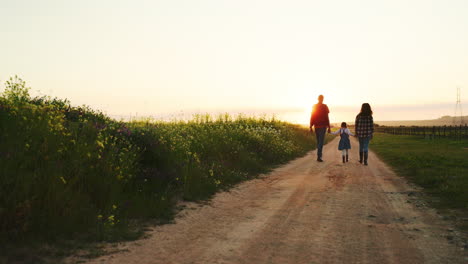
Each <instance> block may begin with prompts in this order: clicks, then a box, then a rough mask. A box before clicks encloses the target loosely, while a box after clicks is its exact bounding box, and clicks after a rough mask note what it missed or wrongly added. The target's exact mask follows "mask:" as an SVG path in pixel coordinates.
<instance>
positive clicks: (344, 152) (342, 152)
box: [341, 149, 348, 157]
mask: <svg viewBox="0 0 468 264" xmlns="http://www.w3.org/2000/svg"><path fill="white" fill-rule="evenodd" d="M346 155H348V150H347V149H343V150H342V151H341V156H343V157H344V156H346Z"/></svg>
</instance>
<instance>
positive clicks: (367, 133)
mask: <svg viewBox="0 0 468 264" xmlns="http://www.w3.org/2000/svg"><path fill="white" fill-rule="evenodd" d="M355 126H356V127H355V130H356V136H357V137H362V138H366V137H372V134H373V133H374V118H372V116H363V115H360V114H359V115H357V116H356V122H355Z"/></svg>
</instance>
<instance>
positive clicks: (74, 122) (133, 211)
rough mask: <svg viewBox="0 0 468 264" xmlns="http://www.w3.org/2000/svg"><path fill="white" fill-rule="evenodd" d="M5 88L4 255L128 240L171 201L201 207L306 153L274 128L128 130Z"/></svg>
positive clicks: (304, 140)
mask: <svg viewBox="0 0 468 264" xmlns="http://www.w3.org/2000/svg"><path fill="white" fill-rule="evenodd" d="M5 88H6V89H5V91H4V92H3V93H2V94H1V95H0V135H1V137H0V157H1V158H0V244H3V245H7V246H9V248H10V249H11V248H14V247H25V248H28V250H30V246H28V245H29V244H28V243H30V242H31V241H39V242H40V241H52V242H53V241H58V240H61V241H64V240H68V239H73V240H86V241H116V240H122V239H131V238H135V237H136V236H137V235H138V232H136V231H134V230H133V229H132V227H133V226H135V225H134V224H132V223H135V221H139V220H144V219H159V220H163V221H164V220H168V219H171V217H172V216H173V212H174V206H175V204H176V202H177V201H178V200H180V199H185V200H200V199H207V198H209V197H210V196H211V195H213V194H214V193H215V192H217V191H218V190H221V189H225V188H229V187H230V186H232V185H233V184H236V183H238V182H240V181H242V180H246V179H250V178H252V177H255V175H258V174H259V173H262V172H266V171H268V170H269V169H271V168H272V167H274V166H277V165H279V164H282V163H285V162H287V161H289V160H291V159H293V158H295V157H298V156H301V155H304V154H305V153H306V152H307V151H309V150H312V149H313V148H315V138H314V137H312V136H311V135H310V134H309V133H308V129H307V128H305V127H303V126H298V125H293V124H290V123H285V122H282V121H278V120H274V119H261V118H249V117H242V116H239V117H237V118H232V117H230V116H229V115H223V116H218V117H212V116H209V115H205V116H198V117H195V118H194V119H193V120H191V121H188V122H179V121H174V122H157V121H152V120H145V121H138V122H131V123H127V122H119V121H116V120H113V119H111V118H109V117H107V116H106V115H104V114H103V113H101V112H99V111H95V110H93V109H90V108H89V107H85V106H83V107H75V106H72V105H71V104H70V102H68V101H67V100H62V99H57V98H49V97H36V98H31V97H30V96H29V89H28V88H27V87H26V86H25V83H24V82H23V81H22V80H21V79H18V78H13V79H11V80H10V81H8V82H7V83H6V87H5ZM7 242H8V243H7ZM61 243H62V242H61ZM62 244H63V243H62ZM71 245H72V246H71V247H73V243H72V244H71ZM3 249H6V247H2V248H1V250H3ZM6 250H7V251H8V250H9V249H6ZM3 253H5V252H3ZM6 254H8V253H6ZM1 255H2V252H0V256H1ZM0 262H1V257H0ZM33 262H35V261H33Z"/></svg>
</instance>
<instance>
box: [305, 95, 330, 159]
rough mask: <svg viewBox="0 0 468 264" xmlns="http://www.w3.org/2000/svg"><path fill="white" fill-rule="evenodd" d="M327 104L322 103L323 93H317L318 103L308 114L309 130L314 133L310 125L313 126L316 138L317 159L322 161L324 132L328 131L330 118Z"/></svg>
mask: <svg viewBox="0 0 468 264" xmlns="http://www.w3.org/2000/svg"><path fill="white" fill-rule="evenodd" d="M328 113H330V110H328V106H327V105H326V104H324V103H323V95H319V97H318V104H315V105H314V107H313V108H312V114H311V116H310V132H312V133H314V130H312V126H314V127H315V136H316V138H317V161H320V162H322V161H323V160H322V149H323V142H324V141H325V134H326V133H327V128H328V132H330V120H329V119H328Z"/></svg>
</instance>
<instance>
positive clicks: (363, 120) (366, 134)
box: [355, 103, 374, 165]
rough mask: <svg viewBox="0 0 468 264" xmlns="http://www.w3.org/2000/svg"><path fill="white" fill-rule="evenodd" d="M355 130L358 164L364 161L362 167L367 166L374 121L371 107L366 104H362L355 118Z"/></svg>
mask: <svg viewBox="0 0 468 264" xmlns="http://www.w3.org/2000/svg"><path fill="white" fill-rule="evenodd" d="M355 130H356V137H357V138H358V140H359V163H362V162H363V161H364V165H367V159H368V157H369V141H370V140H371V139H372V137H373V134H374V119H373V117H372V109H371V106H370V105H369V104H368V103H364V104H362V106H361V112H360V113H359V114H358V115H357V116H356V121H355Z"/></svg>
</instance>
